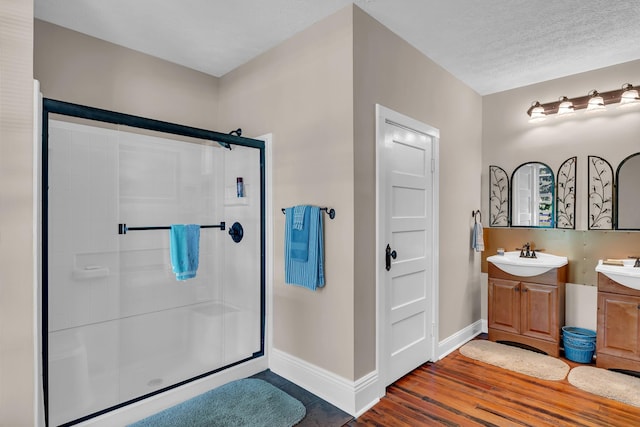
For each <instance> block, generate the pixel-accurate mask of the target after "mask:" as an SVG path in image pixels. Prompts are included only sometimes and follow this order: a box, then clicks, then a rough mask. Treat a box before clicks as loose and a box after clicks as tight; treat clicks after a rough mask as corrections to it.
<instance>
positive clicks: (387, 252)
mask: <svg viewBox="0 0 640 427" xmlns="http://www.w3.org/2000/svg"><path fill="white" fill-rule="evenodd" d="M397 256H398V253H397V252H396V251H392V250H391V246H389V244H388V243H387V249H386V250H385V253H384V259H385V264H386V266H385V268H386V269H387V271H389V270H391V258H393V259H396V258H397Z"/></svg>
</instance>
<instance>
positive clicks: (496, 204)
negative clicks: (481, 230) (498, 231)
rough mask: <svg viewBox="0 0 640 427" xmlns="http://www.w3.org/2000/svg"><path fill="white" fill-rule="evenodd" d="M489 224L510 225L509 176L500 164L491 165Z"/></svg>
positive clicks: (496, 225)
mask: <svg viewBox="0 0 640 427" xmlns="http://www.w3.org/2000/svg"><path fill="white" fill-rule="evenodd" d="M489 225H490V226H491V227H508V226H509V176H508V175H507V173H506V172H505V171H504V169H502V168H501V167H499V166H493V165H492V166H489Z"/></svg>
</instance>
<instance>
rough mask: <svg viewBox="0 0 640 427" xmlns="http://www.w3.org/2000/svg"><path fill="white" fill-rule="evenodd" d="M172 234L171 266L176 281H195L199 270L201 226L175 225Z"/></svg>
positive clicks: (170, 248)
mask: <svg viewBox="0 0 640 427" xmlns="http://www.w3.org/2000/svg"><path fill="white" fill-rule="evenodd" d="M170 234H171V235H170V246H169V250H170V254H171V266H172V268H173V272H174V273H175V274H176V280H187V279H193V278H194V277H196V271H197V270H198V258H199V253H200V226H199V225H197V224H173V225H171V232H170Z"/></svg>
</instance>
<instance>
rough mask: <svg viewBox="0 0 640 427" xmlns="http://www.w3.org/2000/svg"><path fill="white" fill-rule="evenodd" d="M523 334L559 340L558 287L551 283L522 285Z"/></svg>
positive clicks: (548, 339)
mask: <svg viewBox="0 0 640 427" xmlns="http://www.w3.org/2000/svg"><path fill="white" fill-rule="evenodd" d="M520 286H521V294H522V296H521V298H522V329H521V333H522V335H526V336H528V337H532V338H539V339H543V340H547V341H554V342H558V340H559V339H560V325H558V288H557V287H556V286H551V285H540V284H537V283H525V282H523V283H522V284H521V285H520Z"/></svg>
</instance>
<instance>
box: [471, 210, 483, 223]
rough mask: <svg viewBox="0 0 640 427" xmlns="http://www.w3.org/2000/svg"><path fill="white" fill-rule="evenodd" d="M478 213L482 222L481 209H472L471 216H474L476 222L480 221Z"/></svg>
mask: <svg viewBox="0 0 640 427" xmlns="http://www.w3.org/2000/svg"><path fill="white" fill-rule="evenodd" d="M478 215H480V222H482V212H480V209H478V210H475V211H471V216H472V217H473V220H474V221H475V222H476V224H477V223H478Z"/></svg>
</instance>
